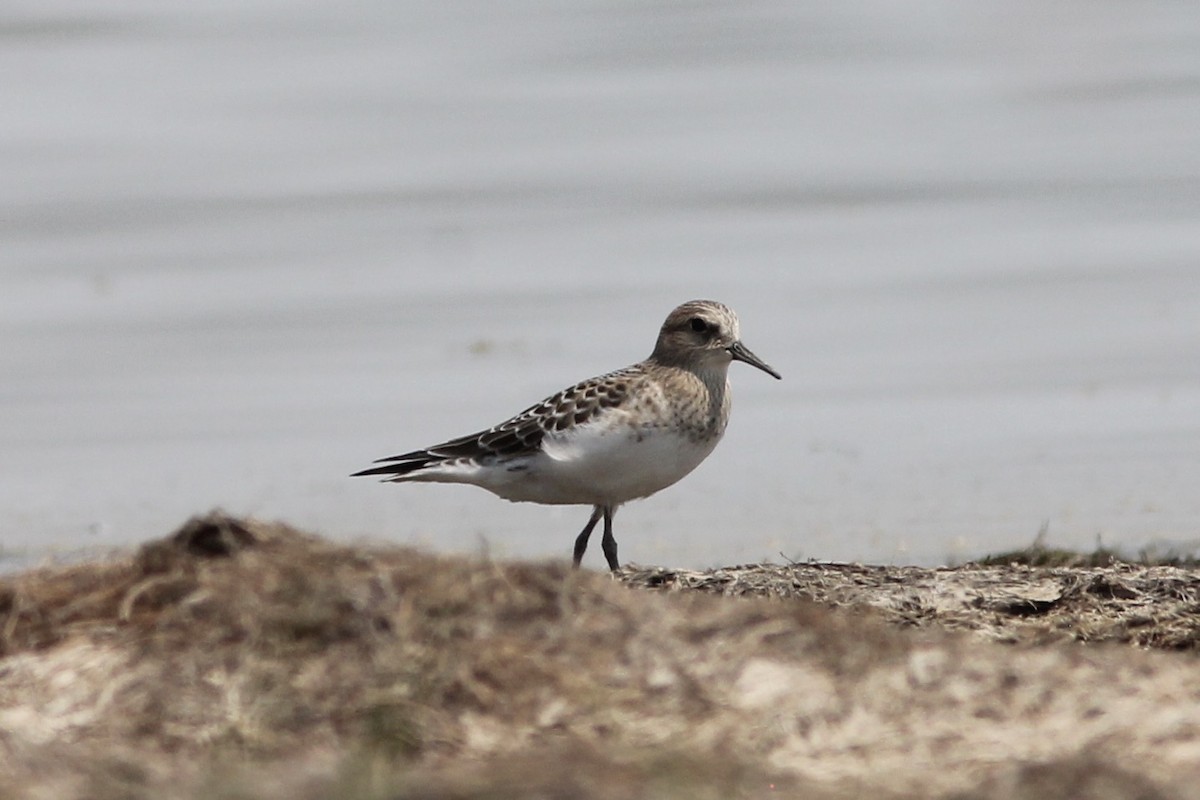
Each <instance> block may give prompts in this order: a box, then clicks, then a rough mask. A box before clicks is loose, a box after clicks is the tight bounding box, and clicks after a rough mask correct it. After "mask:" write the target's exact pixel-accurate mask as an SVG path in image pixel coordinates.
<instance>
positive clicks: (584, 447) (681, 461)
mask: <svg viewBox="0 0 1200 800" xmlns="http://www.w3.org/2000/svg"><path fill="white" fill-rule="evenodd" d="M719 438H720V437H719V436H713V437H712V438H710V439H707V440H704V441H695V440H693V439H689V438H688V437H686V436H683V435H680V434H679V433H677V432H675V431H674V430H672V429H671V428H651V429H634V428H632V427H630V426H629V425H626V424H611V423H610V424H607V425H606V424H596V425H585V426H582V427H581V428H579V429H576V430H574V431H572V432H570V433H566V434H560V435H556V436H547V437H546V439H544V440H543V441H542V452H540V453H539V454H538V455H536V456H534V457H532V458H530V459H528V460H527V461H525V462H524V463H523V464H522V465H520V468H518V469H511V470H504V471H503V472H500V471H497V472H494V473H493V475H492V476H491V477H492V479H491V480H488V481H487V482H486V483H483V482H481V484H480V485H482V486H484V488H486V489H489V490H490V491H492V492H495V493H496V494H498V495H499V496H501V497H503V498H505V499H507V500H513V501H518V502H521V501H527V502H534V503H546V504H555V505H557V504H572V505H574V504H587V505H617V504H620V503H624V502H626V501H628V500H636V499H638V498H640V497H648V496H650V495H652V494H654V493H655V492H657V491H659V490H661V489H665V488H666V487H668V486H670V485H671V484H673V483H675V482H676V481H678V480H679V479H680V478H682V477H683V476H685V475H687V474H688V473H689V472H691V471H692V470H694V469H695V468H696V467H698V466H699V465H700V462H701V461H703V460H704V459H705V458H706V457H707V456H708V454H709V453H711V452H712V451H713V448H714V447H716V444H717V441H718V440H719ZM513 466H518V465H515V464H514V465H513Z"/></svg>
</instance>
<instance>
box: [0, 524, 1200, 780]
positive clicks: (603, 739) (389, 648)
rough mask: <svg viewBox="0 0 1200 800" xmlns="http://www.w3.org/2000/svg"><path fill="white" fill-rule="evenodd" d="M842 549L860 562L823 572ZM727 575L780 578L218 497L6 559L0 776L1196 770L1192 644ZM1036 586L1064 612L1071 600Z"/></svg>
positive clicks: (1046, 774)
mask: <svg viewBox="0 0 1200 800" xmlns="http://www.w3.org/2000/svg"><path fill="white" fill-rule="evenodd" d="M757 569H758V570H759V571H760V572H761V571H764V570H766V569H767V568H761V567H760V568H757ZM780 569H784V568H780ZM787 569H790V568H787ZM814 569H815V567H814ZM855 569H865V570H867V572H869V571H870V570H869V568H849V567H846V568H839V569H838V570H834V572H839V571H840V572H844V573H845V575H847V576H851V577H852V576H853V575H855V574H856V573H855V571H854V570H855ZM751 571H752V570H745V571H742V572H739V573H738V574H740V575H741V576H742V577H741V580H742V584H741V585H742V586H743V587H748V586H750V585H751V584H750V582H749V581H750V578H748V577H746V576H748V575H749V574H750V573H751ZM926 572H929V571H926ZM731 574H732V573H727V574H726V575H725V577H721V576H720V575H717V573H713V575H714V576H716V577H710V578H709V579H707V580H708V583H707V584H706V586H705V588H709V589H717V588H720V591H722V592H726V593H730V592H733V593H750V594H773V595H775V596H776V597H777V598H778V597H779V596H783V595H788V596H787V597H786V599H784V600H782V601H781V600H780V599H754V598H743V599H731V598H728V597H717V596H711V595H710V594H708V593H705V592H699V591H676V592H669V593H664V592H647V591H635V590H631V589H630V588H629V587H628V586H623V585H621V583H620V582H618V581H614V580H613V579H612V578H610V577H609V576H607V575H599V574H595V573H587V572H584V573H580V572H574V571H572V570H570V569H569V568H568V567H567V566H566V565H565V564H561V563H546V564H519V563H518V564H498V563H492V562H487V561H482V560H469V559H459V558H439V557H435V556H432V555H429V554H426V553H421V552H417V551H413V550H409V549H403V548H394V547H361V546H360V547H351V546H342V545H335V544H332V543H329V542H326V541H323V540H321V539H318V538H316V537H313V536H310V535H306V534H303V533H300V532H297V531H295V530H292V529H290V528H288V527H286V526H283V525H273V524H265V523H260V522H256V521H253V520H242V519H233V518H229V517H226V516H224V515H220V514H213V515H209V516H207V517H205V518H202V519H196V520H193V521H191V522H189V523H188V524H187V525H185V526H184V527H183V528H182V529H181V530H180V531H179V532H177V533H176V534H174V535H173V536H171V537H169V538H168V539H165V540H162V541H158V542H153V543H151V544H149V545H147V546H145V547H144V548H142V550H141V551H140V552H138V553H137V554H135V555H133V556H130V557H128V558H125V559H121V560H116V561H111V562H105V563H96V564H84V565H77V566H72V567H67V568H47V569H41V570H34V571H30V572H27V573H24V574H21V575H16V576H12V577H10V578H8V579H6V580H4V581H3V582H2V583H0V648H2V653H3V657H2V658H0V796H3V797H6V798H7V797H13V798H34V797H54V798H100V799H101V800H103V798H117V797H122V798H127V797H133V798H138V797H145V798H150V797H154V798H200V797H213V796H223V797H244V798H251V797H261V798H319V797H346V798H400V797H405V798H418V797H420V798H451V797H453V798H531V797H533V798H536V797H546V798H558V797H563V798H568V797H569V798H635V797H637V798H640V797H663V798H674V797H680V798H682V797H688V798H693V797H699V798H733V797H765V796H772V797H778V796H804V797H813V798H843V797H861V796H873V797H884V798H886V797H895V798H901V797H961V798H1001V797H1029V798H1033V797H1039V798H1040V797H1054V796H1075V797H1094V798H1110V797H1112V798H1115V797H1143V798H1153V797H1186V796H1193V795H1195V794H1196V793H1197V790H1196V789H1195V787H1196V786H1197V785H1200V784H1198V783H1197V778H1200V691H1197V690H1196V689H1195V688H1194V686H1195V680H1194V675H1195V667H1196V664H1195V662H1194V658H1193V657H1192V656H1190V655H1181V654H1178V653H1147V652H1141V651H1139V650H1136V649H1133V648H1129V647H1116V646H1108V647H1103V646H1100V647H1096V646H1089V647H1083V646H1081V645H1079V644H1076V643H1067V644H1064V643H1055V644H1043V645H1041V646H1027V645H1025V646H1017V647H1013V646H1007V645H1000V644H996V643H994V642H989V641H985V640H984V639H983V638H981V637H979V636H977V635H970V636H969V635H965V634H956V633H947V632H944V631H940V630H936V629H935V627H936V623H937V622H938V617H937V614H938V613H945V612H944V608H953V609H958V610H957V611H955V613H956V614H960V615H963V614H966V613H967V609H970V608H975V609H977V612H976V613H977V614H978V615H980V616H987V615H996V614H999V615H1008V616H1016V617H1020V616H1021V615H1020V614H1014V613H1013V612H1012V611H1011V610H1005V609H1004V608H1002V607H998V606H996V605H995V603H992V602H991V601H986V602H983V603H974V602H973V601H970V600H968V601H965V602H958V601H955V603H950V604H949V606H947V604H946V602H945V599H944V598H942V599H941V600H939V599H937V598H936V597H935V598H933V599H929V598H928V597H927V596H926V595H925V594H922V591H923V590H922V591H918V592H917V597H918V598H921V597H925V598H926V599H924V600H919V602H917V603H916V605H913V602H911V601H910V600H904V599H903V598H905V597H908V596H909V595H906V594H904V592H905V591H912V590H911V587H909V588H908V589H906V588H905V587H904V586H903V585H902V584H904V583H905V582H909V583H912V584H913V586H923V585H928V587H929V591H930V592H932V593H933V595H937V594H939V593H941V594H945V595H947V596H954V597H957V595H955V594H954V593H953V592H947V591H946V590H945V587H944V586H943V585H942V584H940V583H939V582H938V581H939V580H941V578H940V577H938V573H937V572H936V571H935V572H933V573H932V574H931V575H926V576H925V577H924V578H921V576H919V575H917V574H915V573H914V574H911V575H909V576H908V577H904V576H899V577H898V578H897V581H898V583H899V584H900V585H897V586H895V587H893V588H894V591H892V592H890V593H888V592H883V593H880V592H879V591H878V590H875V589H867V590H865V591H864V592H863V593H861V594H860V595H856V596H855V597H856V598H866V599H865V600H864V601H863V602H860V600H859V599H854V600H853V601H849V600H847V602H850V603H851V605H850V606H849V607H848V608H843V609H841V610H831V609H828V608H823V607H821V604H829V603H831V602H840V601H837V595H836V592H832V587H833V586H834V583H833V581H832V578H829V575H830V573H829V572H828V571H826V572H824V573H821V574H825V575H826V578H829V580H828V581H827V583H829V585H830V587H831V590H830V591H831V593H830V594H827V595H825V596H822V595H821V594H820V593H817V592H814V591H813V589H812V586H813V585H814V584H819V583H820V582H819V581H816V579H815V577H813V576H809V577H808V578H805V577H804V573H802V574H801V575H800V576H797V575H796V574H792V575H791V576H790V577H788V578H786V581H790V582H791V584H792V585H793V589H795V591H790V592H782V591H773V590H772V591H757V590H756V591H753V592H743V591H741V590H738V589H735V588H734V587H736V586H737V585H738V583H737V581H736V580H733V579H729V580H727V578H729V576H730V575H731ZM814 574H815V573H814ZM989 574H990V573H989ZM1064 574H1065V573H1064ZM696 575H697V574H696V573H681V572H670V573H668V572H666V571H651V570H642V571H638V570H628V571H626V573H625V574H623V576H622V577H623V578H624V579H626V580H631V581H635V582H640V583H643V584H645V585H657V586H660V587H661V586H665V585H670V586H674V587H676V588H681V587H682V588H686V587H687V586H688V584H689V581H693V582H697V583H696V585H697V586H699V584H700V583H704V580H702V579H701V578H698V577H696ZM779 575H780V576H782V575H783V573H779ZM1039 575H1040V576H1041V577H1038V576H1039ZM639 576H640V577H639ZM655 576H656V577H655ZM1027 577H1028V579H1029V581H1031V582H1032V583H1030V585H1038V583H1037V581H1038V580H1042V579H1045V580H1051V581H1052V583H1055V585H1061V581H1060V577H1061V576H1059V575H1057V573H1055V574H1054V575H1050V576H1049V577H1047V575H1043V574H1042V573H1034V572H1031V573H1029V574H1028V575H1027ZM1035 578H1036V579H1037V580H1035ZM839 580H841V578H839ZM853 580H858V579H853ZM853 580H851V582H853ZM922 580H925V581H929V582H928V583H927V584H923V583H922V582H921V581H922ZM1080 580H1081V581H1082V583H1080V584H1079V585H1081V586H1085V587H1086V586H1093V585H1094V583H1092V582H1089V581H1091V578H1090V577H1088V576H1087V575H1081V576H1080ZM1123 580H1125V582H1126V583H1128V585H1130V586H1134V587H1135V588H1137V587H1140V586H1142V584H1138V583H1136V582H1134V583H1129V581H1131V580H1132V578H1129V577H1128V576H1126V578H1123ZM772 582H774V583H775V585H777V586H783V585H784V583H785V579H784V578H783V577H779V579H778V580H775V579H771V580H770V581H768V580H766V579H763V580H762V581H760V582H759V584H757V585H760V586H765V585H767V584H768V583H772ZM885 583H886V582H885ZM799 585H805V586H808V589H805V590H804V591H800V590H799V589H798V588H797V587H798V586H799ZM1017 585H1018V588H1019V585H1020V581H1017ZM1122 585H1125V584H1124V583H1123V584H1122ZM839 591H840V590H839ZM1038 591H1039V595H1038V596H1039V597H1040V596H1041V594H1042V593H1041V590H1040V589H1039V590H1038ZM1137 591H1142V590H1141V589H1140V588H1138V589H1137ZM1188 591H1190V589H1189V590H1188ZM805 592H807V594H806V593H805ZM993 594H995V593H993ZM1017 594H1018V595H1020V596H1023V597H1026V600H1028V596H1027V595H1028V593H1027V592H1026V593H1024V594H1023V593H1022V592H1020V591H1018V592H1017ZM1045 594H1046V595H1047V597H1048V598H1049V599H1044V600H1042V601H1040V602H1045V603H1050V604H1051V607H1056V606H1060V605H1061V606H1063V611H1064V613H1066V608H1067V607H1069V604H1070V603H1072V602H1076V599H1073V598H1075V595H1072V594H1070V593H1069V592H1067V593H1064V594H1063V595H1062V597H1060V598H1059V599H1054V598H1051V597H1049V595H1051V594H1052V592H1046V593H1045ZM1110 594H1112V595H1113V598H1109V600H1114V601H1115V600H1122V601H1123V599H1122V598H1121V597H1120V596H1119V595H1121V594H1122V592H1111V593H1110ZM792 595H794V596H792ZM1083 595H1084V596H1085V597H1086V598H1098V600H1096V601H1095V602H1101V601H1104V600H1105V595H1104V593H1103V592H1094V591H1090V590H1089V591H1085V592H1083ZM988 596H989V597H990V596H993V595H988ZM995 596H999V595H998V594H996V595H995ZM798 597H807V598H809V599H807V600H805V599H797V598H798ZM872 597H874V598H875V600H876V602H870V599H871V598H872ZM1063 598H1065V599H1063ZM812 600H818V601H820V602H819V603H818V602H812ZM1130 601H1131V602H1132V600H1130ZM1020 602H1025V600H1022V601H1020ZM1087 602H1089V603H1090V602H1093V601H1092V600H1090V599H1089V600H1088V601H1087ZM939 603H941V605H939ZM1018 604H1019V603H1018ZM904 608H908V609H909V612H908V613H909V616H908V617H905V616H904V615H903V614H902V613H901V610H903V609H904ZM923 608H924V609H926V610H925V611H922V610H921V609H923ZM928 609H933V611H929V610H928ZM938 609H943V611H938ZM891 619H897V620H901V621H904V622H905V623H906V624H907V625H908V627H910V628H911V627H913V625H917V626H919V628H920V629H918V630H903V629H901V628H900V627H898V626H896V625H892V624H889V620H891ZM958 627H970V626H969V625H958ZM979 630H983V631H986V632H987V634H988V636H994V631H992V630H991V629H990V628H989V627H988V626H980V627H979ZM1009 638H1015V639H1022V640H1024V639H1028V638H1030V637H1025V636H1013V637H1009ZM1033 638H1042V637H1033ZM1114 638H1120V637H1114ZM1127 640H1128V641H1133V639H1132V638H1130V639H1127ZM1172 646H1176V645H1172Z"/></svg>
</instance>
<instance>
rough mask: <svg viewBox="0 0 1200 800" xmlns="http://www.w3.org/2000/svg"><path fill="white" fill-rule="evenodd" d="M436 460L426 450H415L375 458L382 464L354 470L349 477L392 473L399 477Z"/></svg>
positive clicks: (436, 459)
mask: <svg viewBox="0 0 1200 800" xmlns="http://www.w3.org/2000/svg"><path fill="white" fill-rule="evenodd" d="M438 460H440V459H439V458H438V457H437V456H435V455H433V454H432V453H430V452H429V451H428V450H415V451H413V452H411V453H405V454H403V455H399V456H388V457H387V458H380V459H376V461H375V463H376V464H382V465H383V466H379V467H371V468H370V469H364V470H363V471H362V472H355V473H354V474H353V475H351V476H350V477H351V478H359V477H362V476H364V475H394V476H397V477H399V476H402V475H408V474H409V473H411V472H416V471H417V470H419V469H421V468H423V467H427V466H429V465H430V464H432V463H433V462H435V461H438Z"/></svg>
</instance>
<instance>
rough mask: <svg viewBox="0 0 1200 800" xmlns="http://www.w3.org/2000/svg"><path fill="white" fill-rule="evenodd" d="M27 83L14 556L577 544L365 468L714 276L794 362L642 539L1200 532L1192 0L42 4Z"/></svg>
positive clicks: (559, 529)
mask: <svg viewBox="0 0 1200 800" xmlns="http://www.w3.org/2000/svg"><path fill="white" fill-rule="evenodd" d="M0 74H3V75H4V80H3V81H0V174H3V175H4V176H5V177H4V180H3V181H0V243H2V244H0V289H2V292H0V337H2V338H0V342H2V350H0V447H2V449H3V452H4V454H5V457H4V458H3V460H0V526H2V527H0V533H2V542H3V549H4V553H5V554H6V555H7V557H8V558H9V563H27V562H29V561H31V560H37V559H40V558H43V557H44V556H45V555H46V554H47V553H65V552H76V551H79V550H89V551H90V550H93V549H96V548H107V547H113V546H124V545H129V544H133V543H136V542H139V541H142V540H145V539H147V538H150V537H154V536H159V535H162V534H163V533H165V532H167V531H169V530H171V529H172V528H174V527H175V526H176V525H177V524H178V523H179V522H181V521H182V520H183V519H184V518H185V517H187V516H188V515H190V514H192V513H195V512H198V511H202V510H205V509H208V508H210V507H213V506H221V507H224V508H226V509H228V510H230V511H233V512H237V513H249V514H255V515H259V516H264V517H278V518H283V519H286V520H288V521H291V522H293V523H296V524H298V525H301V526H305V527H310V528H314V529H316V530H319V531H321V532H323V533H325V534H327V535H330V536H334V537H337V538H343V539H354V538H361V537H370V538H374V539H386V540H388V541H393V542H406V543H417V544H422V545H425V546H428V547H432V548H436V549H437V550H439V551H445V552H478V551H481V550H484V551H487V552H490V553H493V554H496V555H502V556H530V557H539V556H557V557H565V556H566V555H567V553H568V552H569V549H570V543H571V539H572V537H573V536H574V534H575V533H576V531H577V530H578V529H579V528H580V527H582V525H583V523H584V521H585V520H586V517H587V510H586V509H582V508H546V507H537V506H528V505H510V504H507V503H504V502H502V501H499V500H497V499H495V498H493V497H491V496H489V495H487V494H486V493H484V492H482V491H480V490H477V489H473V488H470V487H445V486H404V487H397V486H380V485H378V484H375V483H373V482H372V481H370V480H363V479H358V480H350V479H348V478H347V477H346V475H347V474H348V473H350V472H352V471H354V470H356V469H359V468H361V467H363V466H365V465H366V464H367V463H368V462H369V461H370V460H371V459H373V458H376V457H379V456H384V455H390V454H392V453H393V452H399V451H402V450H406V449H411V448H414V447H417V446H421V445H425V444H431V443H433V442H435V441H440V440H441V439H443V438H447V437H450V436H453V435H457V434H461V433H466V432H468V431H471V430H476V429H479V428H482V427H486V426H488V425H491V424H493V423H495V422H499V421H500V420H502V419H503V418H505V417H506V416H507V415H509V414H510V413H513V412H515V411H517V410H519V409H521V408H523V407H524V406H525V405H527V404H529V403H531V402H534V401H535V400H538V399H540V398H541V397H542V396H544V395H546V394H548V393H550V392H552V391H555V390H557V389H559V388H561V387H562V386H565V385H567V384H568V383H571V382H573V381H575V380H577V379H580V378H583V377H586V376H589V375H591V374H595V373H597V372H600V371H604V370H607V369H611V368H615V367H618V366H622V365H624V364H626V363H630V362H632V361H635V360H638V359H640V358H642V357H643V356H645V355H646V354H647V353H648V352H649V349H650V347H651V345H652V343H653V338H654V334H655V332H656V331H657V327H658V325H659V324H660V323H661V320H662V318H663V316H665V314H666V312H667V311H668V310H670V309H671V308H672V307H673V306H675V305H676V304H677V303H679V302H682V301H684V300H688V299H692V298H695V297H712V298H715V299H719V300H722V301H724V302H726V303H728V304H730V305H731V306H733V307H734V308H736V309H737V310H738V312H739V314H740V315H741V317H742V326H743V333H744V336H745V340H746V342H747V344H748V345H749V346H750V347H751V348H753V349H754V350H755V351H756V352H757V353H758V354H759V355H761V356H762V357H763V358H765V359H766V360H767V361H769V362H770V363H771V364H773V365H774V366H775V367H776V368H777V369H779V370H780V371H781V372H782V373H783V375H784V381H783V382H782V383H780V382H776V381H773V380H771V379H770V378H768V377H767V376H764V375H762V374H761V373H758V372H756V371H755V370H752V369H749V368H744V367H743V365H734V367H733V370H732V372H733V375H732V377H733V382H734V389H735V404H734V406H735V407H734V418H733V423H732V425H731V428H730V431H729V434H728V435H727V437H726V439H725V441H724V442H723V443H722V444H721V446H720V447H719V448H718V449H717V451H716V453H715V454H714V456H713V457H712V458H711V459H710V460H709V461H708V462H707V463H705V464H704V465H703V466H702V467H701V468H700V469H699V470H698V471H697V472H696V473H694V474H693V475H692V476H690V477H689V478H688V479H687V480H685V481H684V482H682V483H681V484H679V485H678V486H675V487H672V488H671V489H668V490H666V491H664V492H663V493H662V494H660V495H658V496H655V497H653V498H650V499H649V500H646V501H641V502H638V503H635V504H631V505H629V506H626V507H624V508H623V509H622V510H621V513H620V514H619V516H618V519H617V533H618V539H619V540H620V542H621V545H622V555H623V557H624V558H625V559H627V560H633V561H638V562H642V563H667V564H674V565H680V566H696V567H701V566H710V565H717V564H728V563H736V562H746V561H754V560H759V559H776V560H778V559H779V558H780V557H781V556H786V557H790V558H808V557H815V558H829V559H864V560H870V561H892V562H913V563H919V564H932V563H939V562H942V561H945V560H947V559H950V560H953V559H961V558H966V557H971V556H975V555H979V554H982V553H985V552H991V551H996V550H999V549H1003V548H1009V547H1016V546H1021V545H1025V544H1028V543H1029V542H1031V541H1032V540H1033V538H1034V536H1035V535H1036V534H1037V532H1038V531H1039V530H1040V529H1042V528H1043V527H1045V528H1046V530H1047V531H1048V538H1049V540H1050V541H1051V542H1052V543H1055V544H1061V545H1066V546H1076V547H1091V546H1093V545H1094V544H1095V543H1096V541H1097V538H1099V539H1100V540H1102V541H1103V543H1104V544H1106V545H1109V546H1119V547H1123V548H1126V549H1127V550H1130V551H1134V550H1136V549H1137V548H1140V547H1144V546H1147V545H1156V546H1159V547H1167V546H1173V547H1184V548H1188V547H1192V546H1194V545H1195V542H1196V540H1197V539H1198V538H1200V536H1198V533H1200V531H1198V530H1197V520H1200V493H1198V492H1197V491H1196V486H1197V485H1198V484H1200V459H1198V458H1197V453H1198V452H1200V325H1198V324H1197V322H1196V320H1197V319H1200V135H1198V134H1197V131H1200V8H1197V7H1195V6H1194V4H1190V3H1186V2H1178V3H1170V2H1165V3H1158V4H1151V5H1140V6H1138V7H1137V8H1133V7H1130V6H1127V5H1125V4H1115V3H1114V4H1106V5H1105V4H1100V5H1098V4H1093V3H1081V2H1079V3H1075V2H1066V3H1055V4H1045V3H1033V2H1029V3H977V4H961V3H955V2H950V1H949V0H947V1H946V2H925V3H916V4H906V5H905V6H903V7H900V6H895V5H894V4H890V3H886V2H882V0H880V2H856V3H844V4H825V3H810V4H806V3H791V2H788V3H782V2H781V3H771V2H749V3H736V4H734V3H730V4H692V3H662V4H633V3H621V2H616V1H615V0H604V1H601V2H594V3H588V4H573V3H561V4H557V3H545V2H533V0H524V1H522V2H512V3H506V4H492V3H455V4H449V3H447V4H428V3H400V2H372V1H371V0H367V1H366V2H362V3H357V4H353V5H351V6H346V5H337V6H335V5H333V4H326V5H316V4H313V5H304V6H298V5H297V4H292V3H287V4H285V3H279V2H271V0H251V2H244V1H243V2H238V3H209V4H197V5H194V6H187V7H183V6H180V7H175V6H171V7H169V8H168V7H166V6H162V5H161V4H159V3H148V2H147V3H134V2H130V3H123V4H121V3H93V4H87V3H74V2H73V3H66V2H55V0H49V1H47V0H39V2H37V3H33V2H11V3H7V4H5V6H4V8H3V9H0ZM591 560H592V561H594V562H595V565H597V566H598V565H600V564H601V561H600V557H599V554H598V553H595V554H591Z"/></svg>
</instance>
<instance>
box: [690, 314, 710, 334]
mask: <svg viewBox="0 0 1200 800" xmlns="http://www.w3.org/2000/svg"><path fill="white" fill-rule="evenodd" d="M689 323H690V324H691V326H692V330H694V331H695V332H696V333H704V332H705V331H707V330H708V323H707V322H705V321H704V320H702V319H700V318H699V317H692V318H691V320H689Z"/></svg>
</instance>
